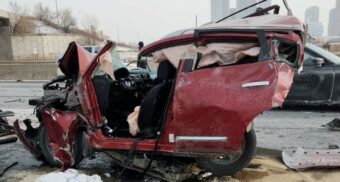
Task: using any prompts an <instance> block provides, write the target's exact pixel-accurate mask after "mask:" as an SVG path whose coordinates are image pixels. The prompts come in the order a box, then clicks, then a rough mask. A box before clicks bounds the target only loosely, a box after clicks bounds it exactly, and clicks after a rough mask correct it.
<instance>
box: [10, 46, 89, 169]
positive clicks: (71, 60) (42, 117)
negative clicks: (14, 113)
mask: <svg viewBox="0 0 340 182" xmlns="http://www.w3.org/2000/svg"><path fill="white" fill-rule="evenodd" d="M92 59H93V57H92V56H91V55H90V54H88V53H87V51H85V50H84V49H83V48H82V47H81V46H79V45H77V44H76V43H74V42H73V43H70V45H69V48H68V49H67V51H66V53H65V55H64V57H63V58H61V59H60V60H59V68H60V69H61V70H62V71H63V73H64V75H62V76H58V77H57V78H55V79H53V80H51V81H50V82H48V83H46V84H44V85H43V89H44V96H43V97H41V98H36V99H30V100H29V104H30V105H32V106H35V113H36V117H37V119H38V121H39V123H40V126H39V127H37V128H34V127H33V126H32V124H31V122H32V121H31V120H29V119H26V120H24V121H23V122H22V123H23V124H24V125H25V126H26V131H23V130H21V128H20V126H19V121H16V122H15V123H14V130H15V132H16V134H17V136H18V138H19V139H20V141H21V142H22V143H23V144H24V146H25V148H26V149H28V151H30V152H31V153H32V154H33V155H34V156H35V157H36V158H38V159H42V158H44V155H43V152H45V153H46V151H42V148H41V146H40V143H41V141H40V140H41V137H42V136H41V135H42V131H41V130H42V127H45V128H46V130H47V132H46V133H47V135H48V140H49V141H48V143H49V145H50V147H51V151H47V152H52V153H53V155H54V156H55V159H56V161H58V162H56V164H57V165H59V164H58V163H60V165H61V166H62V167H63V168H65V169H66V168H68V167H70V166H71V165H73V164H74V163H75V161H74V157H73V154H72V152H73V151H72V150H73V147H72V145H75V140H74V138H75V137H76V135H77V131H78V130H79V128H80V127H82V126H83V125H82V124H81V123H84V122H86V119H85V117H84V116H83V115H82V114H83V110H82V107H81V104H80V102H79V98H78V93H81V91H80V90H79V87H78V82H79V79H80V78H81V76H82V75H83V74H84V73H85V71H86V68H87V66H88V65H89V63H90V61H91V60H92ZM84 129H86V128H84ZM52 153H50V154H52Z"/></svg>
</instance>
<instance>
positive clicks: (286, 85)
mask: <svg viewBox="0 0 340 182" xmlns="http://www.w3.org/2000/svg"><path fill="white" fill-rule="evenodd" d="M276 68H277V69H278V74H277V77H278V79H277V84H276V89H275V93H274V96H273V98H272V105H273V107H279V106H282V104H283V102H284V101H285V99H286V97H287V95H288V93H289V90H290V87H291V86H292V84H293V79H294V68H292V67H290V66H288V65H287V64H285V63H276Z"/></svg>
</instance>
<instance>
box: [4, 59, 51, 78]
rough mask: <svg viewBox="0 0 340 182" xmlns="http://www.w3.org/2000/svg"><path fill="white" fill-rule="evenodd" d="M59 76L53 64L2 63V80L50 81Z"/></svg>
mask: <svg viewBox="0 0 340 182" xmlns="http://www.w3.org/2000/svg"><path fill="white" fill-rule="evenodd" d="M56 76H57V64H56V63H53V62H0V80H50V79H53V78H55V77H56Z"/></svg>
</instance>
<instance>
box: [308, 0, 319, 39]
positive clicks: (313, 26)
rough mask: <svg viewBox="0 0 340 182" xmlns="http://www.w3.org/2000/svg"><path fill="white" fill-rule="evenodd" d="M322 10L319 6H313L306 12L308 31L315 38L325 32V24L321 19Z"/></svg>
mask: <svg viewBox="0 0 340 182" xmlns="http://www.w3.org/2000/svg"><path fill="white" fill-rule="evenodd" d="M319 14H320V10H319V7H318V6H311V7H309V8H308V9H307V10H306V12H305V24H306V25H307V27H308V33H309V35H311V36H312V37H314V38H319V37H321V36H322V34H323V29H324V27H323V24H322V23H321V22H320V21H319Z"/></svg>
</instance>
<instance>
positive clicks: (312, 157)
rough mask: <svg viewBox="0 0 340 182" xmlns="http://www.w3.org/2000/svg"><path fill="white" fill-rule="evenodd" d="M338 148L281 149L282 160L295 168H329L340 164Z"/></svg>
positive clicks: (339, 150)
mask: <svg viewBox="0 0 340 182" xmlns="http://www.w3.org/2000/svg"><path fill="white" fill-rule="evenodd" d="M331 147H334V146H330V148H331ZM339 154H340V149H338V148H337V149H304V148H302V147H298V148H287V149H284V150H282V160H283V162H284V164H285V165H286V166H287V167H289V168H291V169H296V170H304V169H308V168H314V167H317V168H320V167H325V168H330V167H339V166H340V158H339Z"/></svg>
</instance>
